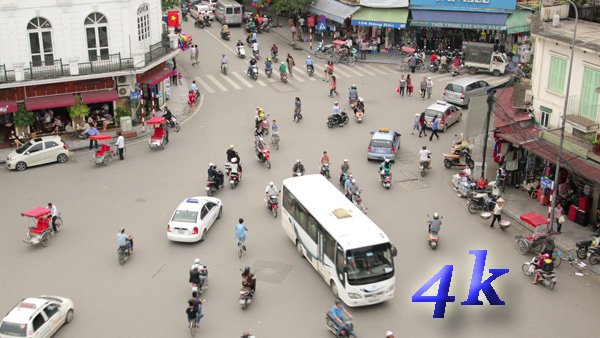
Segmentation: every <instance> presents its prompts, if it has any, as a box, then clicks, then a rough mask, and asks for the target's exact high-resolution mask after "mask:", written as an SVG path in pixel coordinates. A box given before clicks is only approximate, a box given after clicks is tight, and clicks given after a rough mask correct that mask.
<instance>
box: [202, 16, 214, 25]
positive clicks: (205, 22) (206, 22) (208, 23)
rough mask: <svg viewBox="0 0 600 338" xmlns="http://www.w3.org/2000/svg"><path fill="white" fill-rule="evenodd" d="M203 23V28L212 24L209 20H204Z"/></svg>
mask: <svg viewBox="0 0 600 338" xmlns="http://www.w3.org/2000/svg"><path fill="white" fill-rule="evenodd" d="M203 21H204V26H205V27H210V26H211V25H212V23H211V22H210V19H208V18H206V19H204V20H203Z"/></svg>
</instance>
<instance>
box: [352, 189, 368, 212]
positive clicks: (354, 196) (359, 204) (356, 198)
mask: <svg viewBox="0 0 600 338" xmlns="http://www.w3.org/2000/svg"><path fill="white" fill-rule="evenodd" d="M352 203H354V205H356V206H357V207H358V208H359V209H360V210H361V211H362V212H363V213H365V214H366V213H367V207H365V205H364V204H363V200H362V197H361V196H360V190H357V191H356V192H355V193H353V194H352Z"/></svg>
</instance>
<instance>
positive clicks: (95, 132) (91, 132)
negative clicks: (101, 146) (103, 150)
mask: <svg viewBox="0 0 600 338" xmlns="http://www.w3.org/2000/svg"><path fill="white" fill-rule="evenodd" d="M98 134H100V132H99V131H98V129H97V128H96V125H95V124H93V123H92V125H91V126H90V127H89V128H88V129H86V130H85V131H84V132H83V133H81V135H84V136H85V135H87V137H88V138H89V137H90V136H94V135H98ZM92 146H93V147H94V148H95V149H98V141H97V140H92V139H90V148H89V149H90V150H91V149H92Z"/></svg>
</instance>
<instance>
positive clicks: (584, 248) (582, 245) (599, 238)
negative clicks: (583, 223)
mask: <svg viewBox="0 0 600 338" xmlns="http://www.w3.org/2000/svg"><path fill="white" fill-rule="evenodd" d="M590 236H591V237H595V239H594V240H591V239H590V240H585V241H577V242H576V243H575V246H577V258H579V259H585V258H586V257H587V255H588V251H589V248H590V247H592V246H597V245H598V243H600V234H599V235H590ZM594 244H595V245H594Z"/></svg>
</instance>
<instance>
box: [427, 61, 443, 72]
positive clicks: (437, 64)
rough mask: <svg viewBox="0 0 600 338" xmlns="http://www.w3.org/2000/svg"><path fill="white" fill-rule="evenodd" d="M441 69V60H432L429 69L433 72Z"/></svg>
mask: <svg viewBox="0 0 600 338" xmlns="http://www.w3.org/2000/svg"><path fill="white" fill-rule="evenodd" d="M439 69H440V62H439V61H435V62H432V63H431V64H430V65H429V71H430V72H432V73H435V72H437V71H438V70H439Z"/></svg>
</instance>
